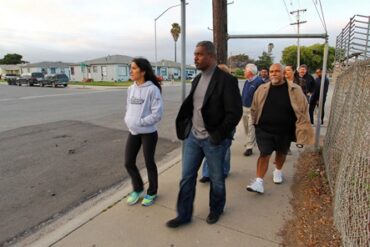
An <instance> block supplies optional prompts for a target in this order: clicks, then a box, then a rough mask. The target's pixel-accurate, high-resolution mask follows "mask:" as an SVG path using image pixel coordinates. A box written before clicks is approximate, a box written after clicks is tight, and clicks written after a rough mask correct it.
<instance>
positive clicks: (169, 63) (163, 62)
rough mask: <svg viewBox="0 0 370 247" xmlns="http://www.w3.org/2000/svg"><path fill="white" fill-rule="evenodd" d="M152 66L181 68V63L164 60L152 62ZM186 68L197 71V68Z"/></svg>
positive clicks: (188, 66)
mask: <svg viewBox="0 0 370 247" xmlns="http://www.w3.org/2000/svg"><path fill="white" fill-rule="evenodd" d="M151 64H152V66H157V67H169V68H181V63H176V62H174V61H171V60H165V59H162V60H161V61H159V62H152V63H151ZM186 68H187V69H195V67H194V66H191V65H186Z"/></svg>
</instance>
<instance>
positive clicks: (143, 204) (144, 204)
mask: <svg viewBox="0 0 370 247" xmlns="http://www.w3.org/2000/svg"><path fill="white" fill-rule="evenodd" d="M155 199H157V197H155V198H154V199H153V201H151V202H150V203H149V204H147V203H141V206H143V207H149V206H152V205H153V204H154V201H155Z"/></svg>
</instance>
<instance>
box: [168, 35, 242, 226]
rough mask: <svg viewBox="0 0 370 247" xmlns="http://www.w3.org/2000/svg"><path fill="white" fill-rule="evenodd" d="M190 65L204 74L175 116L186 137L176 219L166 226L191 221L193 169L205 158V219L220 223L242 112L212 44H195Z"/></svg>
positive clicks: (235, 83)
mask: <svg viewBox="0 0 370 247" xmlns="http://www.w3.org/2000/svg"><path fill="white" fill-rule="evenodd" d="M194 63H195V66H196V68H197V69H198V70H201V71H202V73H200V74H199V75H198V76H197V77H195V78H194V80H193V81H192V87H191V90H190V93H189V95H188V97H187V98H186V99H185V101H184V102H183V104H182V105H181V108H180V111H179V113H178V115H177V118H176V133H177V137H178V138H179V139H180V140H184V144H183V145H184V150H183V157H182V176H181V181H180V191H179V194H178V199H177V217H176V218H174V219H172V220H170V221H168V222H167V226H168V227H170V228H176V227H179V226H181V225H183V224H186V223H189V222H190V221H191V218H192V214H193V202H194V198H195V186H196V184H197V183H196V179H197V173H198V170H199V167H200V165H201V163H202V160H203V158H204V157H205V158H206V159H207V162H208V172H209V178H210V192H209V200H210V201H209V215H208V217H207V223H208V224H214V223H216V222H217V221H218V219H219V217H220V216H221V214H222V213H223V210H224V207H225V203H226V188H225V177H224V160H225V154H226V150H227V149H228V148H229V147H230V141H231V139H232V133H233V130H234V129H235V127H236V126H237V124H238V123H239V120H240V118H241V116H242V102H241V97H240V91H239V87H238V80H237V79H236V78H235V77H233V76H232V75H230V74H229V73H227V72H224V71H222V70H221V69H219V68H218V67H217V64H216V49H215V46H214V45H213V43H212V42H210V41H201V42H199V43H198V44H197V46H196V48H195V51H194Z"/></svg>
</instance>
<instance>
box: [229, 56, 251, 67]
mask: <svg viewBox="0 0 370 247" xmlns="http://www.w3.org/2000/svg"><path fill="white" fill-rule="evenodd" d="M227 63H228V64H229V65H230V68H231V69H232V68H239V69H244V67H245V65H247V64H248V63H254V60H253V59H251V58H249V56H248V55H246V54H244V53H243V54H239V55H235V56H230V57H229V58H228V59H227Z"/></svg>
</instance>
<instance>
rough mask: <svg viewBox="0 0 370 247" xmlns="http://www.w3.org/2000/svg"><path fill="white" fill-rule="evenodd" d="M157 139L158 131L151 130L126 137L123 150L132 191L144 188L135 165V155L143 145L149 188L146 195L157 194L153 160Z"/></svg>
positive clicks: (155, 171)
mask: <svg viewBox="0 0 370 247" xmlns="http://www.w3.org/2000/svg"><path fill="white" fill-rule="evenodd" d="M157 141H158V133H157V131H156V132H153V133H149V134H139V135H132V134H131V133H130V134H129V135H128V137H127V142H126V151H125V167H126V169H127V172H128V173H129V174H130V176H131V180H132V186H133V189H134V191H136V192H140V191H143V190H144V183H143V180H142V179H141V176H140V172H139V170H138V168H137V166H136V157H137V154H138V152H139V150H140V147H141V145H142V146H143V152H144V159H145V165H146V169H147V171H148V179H149V188H148V191H147V194H148V195H155V194H157V190H158V171H157V165H156V164H155V161H154V154H155V147H156V145H157Z"/></svg>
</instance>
